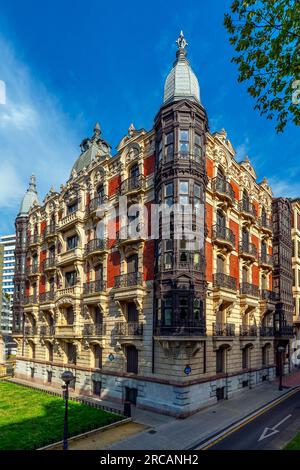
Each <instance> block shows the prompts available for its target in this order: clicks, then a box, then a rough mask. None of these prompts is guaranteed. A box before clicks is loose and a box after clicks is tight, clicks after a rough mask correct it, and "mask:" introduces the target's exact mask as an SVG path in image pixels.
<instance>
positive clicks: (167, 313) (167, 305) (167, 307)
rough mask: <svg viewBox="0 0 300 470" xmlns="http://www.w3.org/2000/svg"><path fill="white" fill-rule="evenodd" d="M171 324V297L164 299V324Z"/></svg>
mask: <svg viewBox="0 0 300 470" xmlns="http://www.w3.org/2000/svg"><path fill="white" fill-rule="evenodd" d="M171 325H172V298H169V299H165V301H164V326H171Z"/></svg>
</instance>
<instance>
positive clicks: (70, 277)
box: [65, 271, 76, 287]
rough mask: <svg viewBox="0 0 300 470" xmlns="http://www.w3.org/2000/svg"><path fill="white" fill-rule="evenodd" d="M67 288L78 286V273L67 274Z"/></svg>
mask: <svg viewBox="0 0 300 470" xmlns="http://www.w3.org/2000/svg"><path fill="white" fill-rule="evenodd" d="M65 279H66V287H73V286H75V284H76V271H70V272H68V273H66V278H65Z"/></svg>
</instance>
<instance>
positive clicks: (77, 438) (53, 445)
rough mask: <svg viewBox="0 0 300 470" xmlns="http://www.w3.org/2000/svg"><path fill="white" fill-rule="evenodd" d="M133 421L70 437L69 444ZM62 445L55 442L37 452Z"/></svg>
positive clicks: (60, 442)
mask: <svg viewBox="0 0 300 470" xmlns="http://www.w3.org/2000/svg"><path fill="white" fill-rule="evenodd" d="M131 421H132V418H126V419H123V420H122V421H117V422H115V423H111V424H108V425H107V426H102V427H101V428H96V429H92V431H87V432H84V433H82V434H77V435H76V436H72V437H69V438H68V442H70V441H76V440H80V439H84V438H85V437H88V436H91V435H93V434H95V433H97V432H103V431H106V430H108V429H112V428H116V427H118V426H121V425H122V424H126V423H130V422H131ZM62 444H63V441H58V442H54V443H53V444H49V445H48V446H44V447H39V448H38V449H36V450H51V449H52V448H53V447H57V446H60V445H62Z"/></svg>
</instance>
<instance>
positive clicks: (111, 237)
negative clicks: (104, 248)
mask: <svg viewBox="0 0 300 470" xmlns="http://www.w3.org/2000/svg"><path fill="white" fill-rule="evenodd" d="M119 228H120V219H119V217H116V218H115V219H109V220H108V221H107V237H108V246H109V248H111V247H112V246H114V245H115V241H116V237H117V232H118V230H119Z"/></svg>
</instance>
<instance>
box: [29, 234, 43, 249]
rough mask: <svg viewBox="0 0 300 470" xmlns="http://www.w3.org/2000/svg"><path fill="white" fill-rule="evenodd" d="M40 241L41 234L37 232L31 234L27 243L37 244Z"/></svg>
mask: <svg viewBox="0 0 300 470" xmlns="http://www.w3.org/2000/svg"><path fill="white" fill-rule="evenodd" d="M40 241H41V238H40V235H39V234H38V233H35V234H33V235H31V236H30V237H28V239H27V245H28V246H30V245H36V244H38V243H40Z"/></svg>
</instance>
